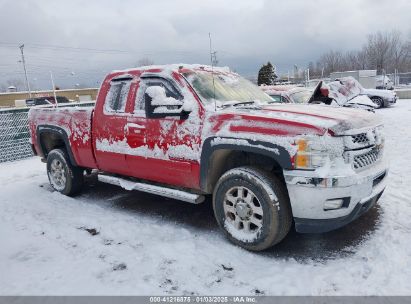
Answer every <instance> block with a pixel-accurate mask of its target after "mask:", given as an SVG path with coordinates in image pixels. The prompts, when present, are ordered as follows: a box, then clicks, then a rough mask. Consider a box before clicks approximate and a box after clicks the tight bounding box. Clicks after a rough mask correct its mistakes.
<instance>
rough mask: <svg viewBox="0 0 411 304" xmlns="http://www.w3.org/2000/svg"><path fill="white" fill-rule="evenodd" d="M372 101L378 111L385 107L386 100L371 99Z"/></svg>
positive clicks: (379, 98)
mask: <svg viewBox="0 0 411 304" xmlns="http://www.w3.org/2000/svg"><path fill="white" fill-rule="evenodd" d="M371 100H372V102H373V103H375V105H376V106H377V109H380V108H383V107H384V100H383V99H382V98H381V97H371Z"/></svg>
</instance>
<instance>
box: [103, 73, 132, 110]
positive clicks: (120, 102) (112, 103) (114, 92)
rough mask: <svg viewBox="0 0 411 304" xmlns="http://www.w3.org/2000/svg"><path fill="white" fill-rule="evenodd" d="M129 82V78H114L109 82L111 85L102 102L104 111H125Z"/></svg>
mask: <svg viewBox="0 0 411 304" xmlns="http://www.w3.org/2000/svg"><path fill="white" fill-rule="evenodd" d="M130 84H131V79H127V80H116V81H112V82H111V86H110V89H109V91H108V93H107V96H106V100H105V103H104V109H105V111H106V112H120V113H123V112H124V111H125V109H126V103H127V96H128V92H129V91H130Z"/></svg>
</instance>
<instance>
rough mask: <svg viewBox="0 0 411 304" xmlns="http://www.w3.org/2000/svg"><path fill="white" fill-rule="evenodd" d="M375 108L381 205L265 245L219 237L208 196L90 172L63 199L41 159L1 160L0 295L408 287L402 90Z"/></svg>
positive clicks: (409, 195)
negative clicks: (143, 189)
mask: <svg viewBox="0 0 411 304" xmlns="http://www.w3.org/2000/svg"><path fill="white" fill-rule="evenodd" d="M377 111H378V113H379V114H381V115H382V116H383V117H384V120H385V125H386V152H387V153H388V154H389V155H390V161H391V171H390V177H389V179H390V181H389V186H388V188H387V190H386V192H385V193H384V195H383V196H382V198H381V200H380V201H379V204H378V206H376V207H374V208H373V209H372V210H370V211H369V212H368V213H367V214H365V215H364V216H363V217H361V218H360V219H359V220H357V221H356V222H354V223H352V224H351V225H349V226H347V227H345V228H343V229H340V230H338V231H335V232H330V233H327V234H322V235H301V234H297V233H295V232H291V233H290V235H289V236H288V237H287V238H286V240H285V241H283V242H282V243H281V244H280V245H278V246H277V247H274V248H273V249H271V250H270V251H268V252H264V253H250V252H247V251H245V250H243V249H240V248H238V247H235V246H233V245H231V244H230V243H229V242H228V241H226V240H225V239H224V238H223V236H222V234H221V233H220V232H219V230H218V228H217V226H216V223H215V221H214V219H213V214H212V211H211V207H210V204H209V202H206V203H204V204H202V205H199V206H195V205H191V204H188V203H183V202H178V201H174V200H170V199H165V198H161V197H157V196H152V195H148V194H144V193H138V192H128V191H125V190H122V189H120V188H117V187H115V186H110V185H105V184H100V183H98V182H97V181H95V180H94V179H91V180H90V181H89V182H88V186H87V187H86V189H85V190H84V192H83V194H82V195H81V196H78V197H76V198H69V197H65V196H63V195H60V194H58V193H55V192H52V191H51V188H50V186H49V185H48V180H47V176H46V173H45V165H44V164H43V163H41V162H40V160H39V159H38V158H31V159H27V160H23V161H19V162H15V163H5V164H1V165H0V271H1V272H0V294H1V295H84V294H91V295H97V294H99V295H107V294H117V295H118V294H122V295H150V294H157V295H158V294H185V295H190V294H207V295H215V294H225V295H227V294H229V295H232V294H241V295H248V294H250V295H254V294H266V295H296V294H298V295H405V294H411V279H410V278H411V221H410V218H411V187H410V185H411V161H410V158H409V156H410V153H411V152H410V151H411V119H410V117H411V100H400V101H399V102H398V104H397V105H396V106H395V107H392V108H389V109H381V110H377ZM93 229H95V230H93Z"/></svg>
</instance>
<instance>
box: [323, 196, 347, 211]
mask: <svg viewBox="0 0 411 304" xmlns="http://www.w3.org/2000/svg"><path fill="white" fill-rule="evenodd" d="M343 203H344V199H342V198H337V199H332V200H327V201H326V202H325V203H324V210H335V209H340V208H341V207H342V205H343Z"/></svg>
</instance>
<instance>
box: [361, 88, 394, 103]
mask: <svg viewBox="0 0 411 304" xmlns="http://www.w3.org/2000/svg"><path fill="white" fill-rule="evenodd" d="M363 94H365V95H367V96H368V97H369V98H370V99H371V100H372V101H373V102H374V103H375V104H376V106H377V108H386V107H389V106H392V105H394V104H395V103H397V99H398V97H397V93H395V92H394V91H392V90H383V89H364V90H363Z"/></svg>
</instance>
